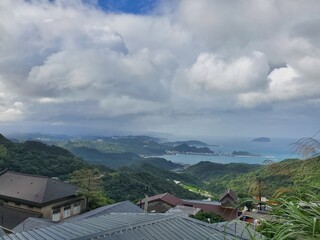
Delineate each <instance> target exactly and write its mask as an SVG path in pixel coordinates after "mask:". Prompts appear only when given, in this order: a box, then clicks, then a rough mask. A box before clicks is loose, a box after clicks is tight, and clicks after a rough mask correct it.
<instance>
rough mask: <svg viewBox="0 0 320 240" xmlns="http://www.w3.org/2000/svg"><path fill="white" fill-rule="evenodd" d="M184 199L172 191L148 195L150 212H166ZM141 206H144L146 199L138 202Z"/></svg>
mask: <svg viewBox="0 0 320 240" xmlns="http://www.w3.org/2000/svg"><path fill="white" fill-rule="evenodd" d="M181 203H182V200H181V199H180V198H177V197H176V196H173V195H172V194H170V193H163V194H158V195H155V196H152V197H148V212H156V213H165V212H167V211H168V210H169V209H170V208H173V207H175V206H177V205H180V204H181ZM138 204H139V205H140V207H141V208H144V205H145V199H142V200H141V201H140V202H138Z"/></svg>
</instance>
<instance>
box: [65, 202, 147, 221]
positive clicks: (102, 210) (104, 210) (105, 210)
mask: <svg viewBox="0 0 320 240" xmlns="http://www.w3.org/2000/svg"><path fill="white" fill-rule="evenodd" d="M110 213H143V210H142V209H141V208H139V207H138V206H137V205H135V204H133V203H132V202H130V201H123V202H119V203H115V204H110V205H106V206H103V207H99V208H97V209H94V210H91V211H89V212H86V213H83V214H80V215H77V216H74V217H71V218H68V219H66V220H65V222H74V221H79V220H83V219H87V218H92V217H98V216H101V215H105V214H110Z"/></svg>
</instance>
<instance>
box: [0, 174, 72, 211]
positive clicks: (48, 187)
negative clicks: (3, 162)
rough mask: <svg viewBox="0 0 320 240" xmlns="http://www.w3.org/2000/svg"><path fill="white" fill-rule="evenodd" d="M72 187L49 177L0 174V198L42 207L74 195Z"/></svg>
mask: <svg viewBox="0 0 320 240" xmlns="http://www.w3.org/2000/svg"><path fill="white" fill-rule="evenodd" d="M76 190H77V188H76V187H75V186H74V185H71V184H68V183H65V182H62V181H60V180H55V179H52V178H49V177H42V176H34V175H29V174H24V173H16V172H11V171H4V172H2V173H0V198H1V197H2V198H9V199H19V200H20V201H24V202H29V203H33V204H35V205H44V204H45V203H49V202H53V201H55V200H58V199H62V198H66V197H69V196H73V195H75V194H76Z"/></svg>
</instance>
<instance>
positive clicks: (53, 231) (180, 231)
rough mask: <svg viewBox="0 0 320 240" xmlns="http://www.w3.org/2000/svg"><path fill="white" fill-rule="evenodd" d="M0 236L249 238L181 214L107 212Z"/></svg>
mask: <svg viewBox="0 0 320 240" xmlns="http://www.w3.org/2000/svg"><path fill="white" fill-rule="evenodd" d="M237 234H238V233H237ZM0 239H3V240H10V239H20V240H27V239H48V240H49V239H50V240H58V239H59V240H60V239H64V240H69V239H80V240H86V239H104V240H136V239H137V240H138V239H139V240H141V239H144V240H149V239H161V240H162V239H163V240H178V239H181V240H182V239H184V240H195V239H197V240H205V239H211V240H225V239H249V238H247V236H245V235H244V236H235V233H234V232H232V231H231V232H228V231H223V230H221V228H218V229H216V228H215V226H214V225H213V224H207V223H204V222H201V221H198V220H195V219H191V218H188V217H183V216H180V215H166V214H107V215H104V216H99V217H94V218H89V219H85V220H81V221H76V222H73V223H61V224H56V225H53V226H50V227H44V228H40V229H36V230H31V231H27V232H21V233H18V234H11V235H7V236H0Z"/></svg>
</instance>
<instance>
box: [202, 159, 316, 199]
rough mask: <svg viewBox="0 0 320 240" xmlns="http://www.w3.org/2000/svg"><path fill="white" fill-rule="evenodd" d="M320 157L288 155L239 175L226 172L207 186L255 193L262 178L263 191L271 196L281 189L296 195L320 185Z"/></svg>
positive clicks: (213, 188)
mask: <svg viewBox="0 0 320 240" xmlns="http://www.w3.org/2000/svg"><path fill="white" fill-rule="evenodd" d="M319 166H320V157H315V158H311V159H308V160H298V159H288V160H284V161H281V162H278V163H273V164H271V165H268V166H263V167H262V168H260V169H257V170H255V171H252V172H248V173H245V174H242V175H239V176H236V177H234V176H232V175H225V176H224V177H223V178H220V179H218V181H217V180H216V179H211V180H210V181H209V183H208V185H207V188H208V189H209V190H211V191H214V190H217V189H218V188H219V189H220V188H222V189H225V188H228V187H231V188H232V189H234V190H236V191H237V192H238V193H241V194H245V195H248V194H250V193H251V194H254V193H253V192H254V189H255V188H256V185H257V179H261V185H262V194H263V195H265V196H267V197H271V196H272V195H273V194H274V193H275V192H276V191H277V190H280V191H285V190H286V191H287V190H289V191H290V192H291V194H294V195H297V196H299V195H304V193H306V192H307V191H310V190H314V187H317V188H320V168H319Z"/></svg>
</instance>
